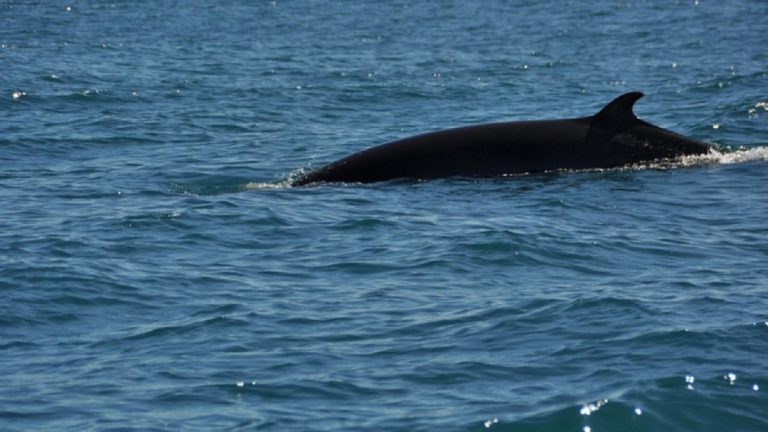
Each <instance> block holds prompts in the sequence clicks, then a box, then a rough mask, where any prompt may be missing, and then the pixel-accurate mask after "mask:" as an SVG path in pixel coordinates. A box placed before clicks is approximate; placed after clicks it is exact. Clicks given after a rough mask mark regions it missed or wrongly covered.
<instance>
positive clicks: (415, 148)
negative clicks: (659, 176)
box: [293, 92, 710, 186]
mask: <svg viewBox="0 0 768 432" xmlns="http://www.w3.org/2000/svg"><path fill="white" fill-rule="evenodd" d="M642 96H643V94H642V93H639V92H633V93H627V94H625V95H622V96H619V97H618V98H616V99H614V100H613V101H612V102H611V103H609V104H608V105H606V106H605V107H604V108H603V109H602V110H601V111H600V112H598V113H597V114H595V115H593V116H591V117H582V118H575V119H566V120H537V121H518V122H507V123H491V124H485V125H477V126H467V127H461V128H456V129H447V130H442V131H438V132H431V133H426V134H423V135H417V136H413V137H409V138H404V139H401V140H397V141H393V142H390V143H387V144H382V145H380V146H377V147H373V148H369V149H367V150H363V151H361V152H359V153H355V154H353V155H351V156H348V157H345V158H343V159H340V160H338V161H336V162H333V163H331V164H329V165H326V166H324V167H321V168H319V169H317V170H315V171H312V172H310V173H308V174H306V175H304V176H302V177H299V178H298V179H296V180H295V181H293V185H296V186H299V185H306V184H309V183H316V182H357V183H371V182H378V181H385V180H392V179H398V178H411V179H434V178H443V177H494V176H503V175H515V174H525V173H538V172H545V171H554V170H578V169H594V168H613V167H621V166H626V165H632V164H637V163H641V162H649V161H654V160H660V159H669V158H674V157H678V156H683V155H693V154H704V153H707V152H709V151H710V147H709V146H708V145H707V144H704V143H702V142H699V141H696V140H693V139H690V138H686V137H684V136H682V135H678V134H676V133H674V132H671V131H668V130H665V129H661V128H659V127H656V126H654V125H652V124H650V123H646V122H644V121H642V120H640V119H638V118H637V117H636V116H635V114H634V113H633V112H632V107H633V106H634V104H635V102H636V101H637V100H638V99H640V98H641V97H642Z"/></svg>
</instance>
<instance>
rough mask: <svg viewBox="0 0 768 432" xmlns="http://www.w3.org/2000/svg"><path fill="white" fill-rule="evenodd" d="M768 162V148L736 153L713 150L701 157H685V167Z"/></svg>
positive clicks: (682, 161) (741, 150)
mask: <svg viewBox="0 0 768 432" xmlns="http://www.w3.org/2000/svg"><path fill="white" fill-rule="evenodd" d="M764 160H768V147H751V148H743V147H742V148H740V149H738V150H736V151H724V152H721V151H719V150H711V151H710V152H709V153H706V154H701V155H691V156H683V157H682V158H681V163H682V165H683V166H691V165H693V166H695V165H708V164H735V163H742V162H754V161H764Z"/></svg>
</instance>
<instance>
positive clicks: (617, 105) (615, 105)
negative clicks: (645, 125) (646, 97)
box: [595, 92, 643, 122]
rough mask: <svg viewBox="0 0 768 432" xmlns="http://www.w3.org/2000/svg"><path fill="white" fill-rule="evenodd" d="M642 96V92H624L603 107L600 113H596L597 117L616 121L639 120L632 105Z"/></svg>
mask: <svg viewBox="0 0 768 432" xmlns="http://www.w3.org/2000/svg"><path fill="white" fill-rule="evenodd" d="M641 97H643V94H642V93H640V92H631V93H626V94H623V95H621V96H619V97H617V98H616V99H614V100H612V101H611V103H609V104H608V105H606V106H605V107H604V108H603V109H601V110H600V112H599V113H597V114H595V117H596V118H601V119H607V120H610V121H614V122H618V121H631V120H637V116H635V113H633V112H632V107H633V106H634V105H635V102H637V100H638V99H640V98H641Z"/></svg>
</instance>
